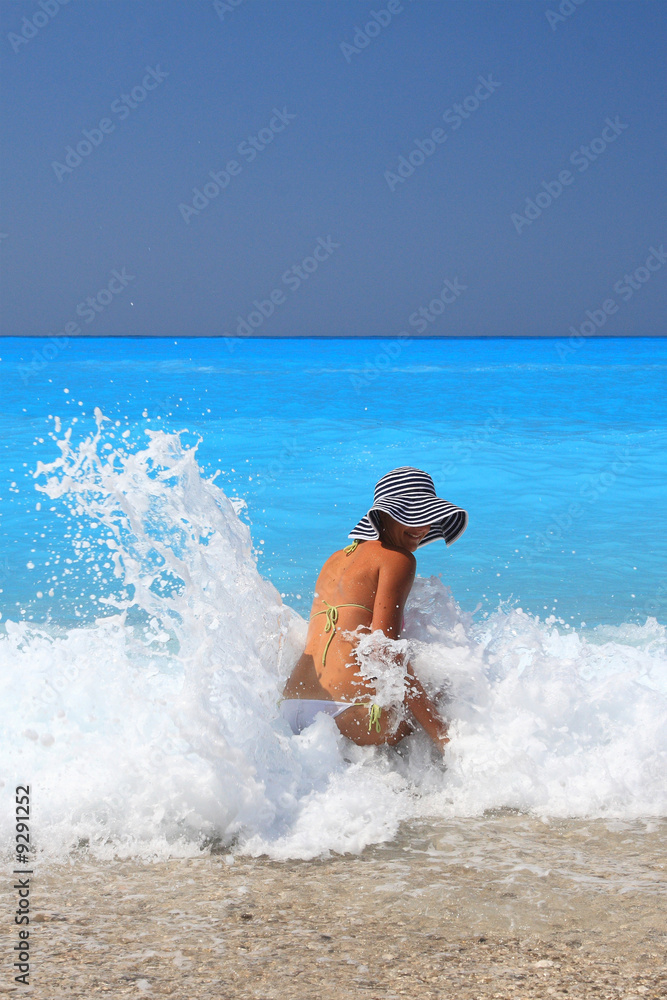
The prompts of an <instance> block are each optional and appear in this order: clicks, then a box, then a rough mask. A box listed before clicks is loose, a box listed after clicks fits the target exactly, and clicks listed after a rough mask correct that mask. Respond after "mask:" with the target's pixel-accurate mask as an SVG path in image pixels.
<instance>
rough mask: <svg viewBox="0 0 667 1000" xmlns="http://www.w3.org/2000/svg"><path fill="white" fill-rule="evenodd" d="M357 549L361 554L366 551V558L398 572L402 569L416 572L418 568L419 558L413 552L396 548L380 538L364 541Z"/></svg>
mask: <svg viewBox="0 0 667 1000" xmlns="http://www.w3.org/2000/svg"><path fill="white" fill-rule="evenodd" d="M357 551H358V552H359V553H360V555H361V554H362V553H365V555H366V558H368V559H369V560H372V561H373V562H375V563H377V565H378V566H387V567H390V568H392V569H393V570H395V571H397V572H398V571H400V570H404V571H406V572H414V571H415V569H416V568H417V560H416V558H415V556H414V554H413V553H412V552H406V551H405V550H404V549H394V548H392V547H391V546H388V545H385V544H384V542H381V541H379V540H373V541H368V542H363V543H362V544H361V545H360V546H359V548H358V550H357Z"/></svg>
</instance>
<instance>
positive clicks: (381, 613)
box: [371, 550, 449, 751]
mask: <svg viewBox="0 0 667 1000" xmlns="http://www.w3.org/2000/svg"><path fill="white" fill-rule="evenodd" d="M383 556H384V558H383V561H382V564H381V566H380V572H379V576H378V588H377V593H376V595H375V604H374V605H373V621H372V624H371V629H372V630H373V631H375V630H376V629H381V631H382V632H384V634H385V635H386V636H387V637H388V638H389V639H398V638H399V636H400V634H401V628H402V623H403V610H404V608H405V604H406V601H407V599H408V594H409V593H410V589H411V587H412V584H413V583H414V579H415V572H416V568H417V560H416V559H415V557H414V556H413V555H412V554H411V553H408V552H399V551H393V550H390V551H387V552H384V553H383ZM406 674H407V684H406V696H405V704H406V705H407V707H408V708H409V709H410V711H411V712H412V714H413V716H414V717H415V719H416V720H417V722H418V723H419V724H420V725H421V726H422V727H423V728H424V730H425V732H426V733H427V735H428V736H430V737H431V739H432V740H433V742H434V743H435V744H436V746H437V747H439V749H440V750H443V751H444V749H445V746H446V744H447V743H449V737H448V736H447V725H446V724H445V723H444V722H443V721H442V719H441V718H440V716H439V715H438V711H437V709H436V707H435V705H434V704H433V702H432V701H431V699H430V698H429V697H428V695H427V694H426V691H425V690H424V688H423V686H422V684H421V682H420V681H419V680H418V679H417V678H416V677H415V674H414V671H413V669H412V667H411V665H410V664H409V663H408V664H407V667H406Z"/></svg>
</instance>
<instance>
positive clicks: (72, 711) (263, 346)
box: [0, 337, 667, 860]
mask: <svg viewBox="0 0 667 1000" xmlns="http://www.w3.org/2000/svg"><path fill="white" fill-rule="evenodd" d="M0 372H1V373H2V394H1V396H0V426H1V429H2V433H1V434H0V590H1V592H0V611H1V618H0V665H1V666H0V712H1V717H2V735H1V739H2V749H1V760H2V773H1V776H0V783H1V785H2V787H1V788H0V797H1V799H2V805H1V808H0V828H1V829H2V837H3V843H5V844H7V843H10V842H11V843H13V840H14V826H15V816H14V789H15V787H16V786H19V785H26V786H29V787H30V796H31V819H30V824H31V838H32V847H33V848H34V850H35V851H37V852H39V854H40V856H42V857H43V858H44V859H49V858H51V859H54V860H63V859H66V858H68V857H70V856H71V855H72V852H76V851H81V850H85V851H86V852H87V853H88V854H89V855H90V856H91V857H93V858H99V859H105V858H109V859H111V858H136V859H143V860H151V859H162V860H164V859H168V858H179V857H195V856H198V855H201V854H202V853H206V852H222V853H227V854H229V855H230V857H233V856H234V855H240V856H247V857H259V856H264V857H268V858H269V859H274V860H286V859H315V858H320V859H321V858H327V857H331V856H332V855H345V854H350V853H351V854H359V853H360V852H363V851H364V850H365V849H366V848H370V847H373V846H377V845H383V844H384V845H389V846H391V845H392V844H397V843H399V842H400V843H404V842H405V837H406V830H407V831H409V830H410V829H416V828H418V829H419V830H420V836H423V831H424V829H428V825H429V824H432V825H433V829H436V828H437V829H441V828H442V824H443V823H448V822H449V823H454V824H455V825H456V829H460V828H461V824H462V823H463V821H465V820H467V819H468V820H470V822H471V823H472V822H474V821H475V820H478V821H482V820H484V821H485V822H486V821H488V818H489V817H494V816H502V815H511V816H524V817H526V819H527V821H531V822H532V821H537V820H539V821H542V822H549V821H551V820H567V821H570V820H576V819H586V820H594V821H599V820H603V821H608V822H610V823H618V822H621V823H623V822H628V823H633V824H636V823H638V822H639V823H643V824H649V825H650V823H651V822H653V821H654V820H656V819H660V818H662V817H665V816H667V782H666V781H665V774H666V773H667V768H666V758H667V726H666V720H667V532H666V531H665V528H664V525H665V523H667V391H666V390H667V340H664V339H656V338H627V339H625V338H598V337H590V338H577V339H576V340H574V341H572V340H568V339H562V340H555V339H546V338H540V337H535V338H529V339H515V338H511V337H510V338H493V339H489V338H479V339H474V338H473V339H433V340H418V339H410V338H404V339H402V340H393V339H387V340H378V339H370V338H368V339H365V338H354V339H346V338H330V339H329V338H316V337H315V338H287V339H279V340H278V339H273V340H271V339H252V340H250V339H231V338H196V337H193V338H186V339H180V340H174V339H167V338H161V337H150V338H70V339H69V340H68V339H67V338H32V337H26V338H5V339H3V341H2V342H1V343H0ZM405 465H410V466H416V467H417V468H420V469H424V470H426V471H427V472H429V473H430V474H431V475H432V477H433V479H434V482H435V486H436V490H437V492H438V495H439V496H441V497H444V498H445V499H447V500H449V501H451V502H452V503H455V504H457V505H458V506H460V507H463V508H465V509H466V510H467V511H468V514H469V526H468V528H467V530H466V531H465V533H464V534H463V535H462V536H461V537H460V538H459V539H458V540H457V541H456V542H455V543H454V544H453V545H452V546H450V547H449V548H448V547H447V546H446V545H445V544H444V542H443V543H439V542H437V543H433V544H431V545H429V546H426V547H424V548H423V549H421V550H419V551H418V553H417V573H418V575H417V579H416V581H415V584H414V587H413V590H412V593H411V595H410V598H409V601H408V605H407V609H406V616H405V617H406V628H405V632H404V637H405V638H406V639H407V641H408V649H409V654H410V660H411V663H412V665H413V669H414V670H415V673H416V674H417V675H418V676H419V677H420V678H421V679H422V680H423V683H424V684H425V686H426V687H427V689H428V690H429V691H430V692H431V694H432V696H433V697H434V699H436V701H437V702H438V704H439V706H440V707H441V710H442V712H443V714H444V715H446V717H447V718H448V719H449V720H450V735H451V743H450V745H449V747H448V749H447V751H446V754H445V757H444V759H441V758H439V756H438V754H437V752H436V751H435V748H434V747H432V746H431V744H430V743H429V741H428V739H427V738H426V736H425V734H423V733H422V732H415V733H414V734H413V735H411V736H409V737H408V738H407V739H406V740H404V741H403V743H402V744H401V745H400V746H399V747H398V748H397V749H395V750H391V749H388V748H372V747H366V748H362V747H356V746H354V745H352V744H350V743H348V742H347V741H346V740H344V738H343V737H342V736H341V735H340V734H339V732H338V730H337V728H336V726H335V724H334V723H333V721H332V720H331V719H330V718H328V717H324V716H320V717H318V719H317V721H316V722H315V724H314V725H312V726H311V727H309V728H308V729H306V730H305V731H304V732H303V733H302V734H301V735H299V736H294V735H292V733H291V731H290V730H289V728H288V727H287V725H286V723H285V722H284V721H283V720H282V719H281V718H280V716H279V713H278V708H277V705H278V700H279V697H280V691H281V689H282V685H283V684H284V680H285V678H286V677H287V675H288V674H289V672H290V670H291V667H292V665H293V664H294V662H295V660H296V659H297V658H298V656H299V655H300V652H301V650H302V648H303V643H304V637H305V633H306V627H307V616H308V614H309V610H310V604H311V601H312V594H313V585H314V582H315V579H316V577H317V574H318V571H319V569H320V567H321V565H322V563H323V562H324V560H325V559H326V558H327V557H328V556H329V555H330V554H331V552H333V551H334V550H336V549H339V548H341V547H343V546H344V545H345V544H347V536H348V533H349V532H350V531H351V530H352V528H353V527H354V525H355V524H356V523H357V521H358V520H359V519H360V518H361V517H362V515H363V514H365V513H366V512H367V510H368V508H369V507H370V506H371V503H372V497H373V487H374V484H375V482H376V481H377V480H378V479H379V478H380V477H381V476H382V475H384V474H385V473H386V472H388V471H390V470H391V469H393V468H397V467H399V466H405ZM415 824H416V826H415ZM401 838H402V839H401Z"/></svg>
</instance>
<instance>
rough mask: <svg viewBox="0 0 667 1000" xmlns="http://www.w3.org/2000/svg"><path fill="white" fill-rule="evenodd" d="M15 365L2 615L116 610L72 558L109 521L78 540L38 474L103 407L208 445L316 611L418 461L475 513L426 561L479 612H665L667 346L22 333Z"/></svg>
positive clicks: (285, 584)
mask: <svg viewBox="0 0 667 1000" xmlns="http://www.w3.org/2000/svg"><path fill="white" fill-rule="evenodd" d="M0 353H1V357H2V372H3V393H2V400H1V401H0V408H1V413H0V419H1V421H2V435H1V437H2V445H1V447H0V468H1V471H2V481H3V484H4V485H3V488H2V491H1V492H2V496H1V499H0V513H1V519H0V538H1V540H2V541H1V544H2V553H3V554H2V557H1V559H0V575H1V576H2V581H1V582H0V585H1V586H2V590H3V593H2V595H0V599H1V604H0V608H1V610H2V613H3V619H4V620H6V619H7V618H8V617H9V618H11V619H13V620H17V619H20V618H27V619H30V620H32V621H34V622H39V621H48V620H51V621H54V622H68V621H70V620H71V619H72V617H73V615H74V614H75V613H76V617H77V618H79V617H83V618H84V619H85V618H87V617H91V616H98V615H100V614H101V613H103V611H101V609H100V606H99V604H96V603H95V602H93V601H91V600H90V598H89V594H90V592H91V582H92V578H93V576H94V578H95V582H96V586H95V593H96V597H99V596H100V594H104V593H106V592H110V591H111V590H112V589H113V586H114V580H113V577H111V578H109V577H108V576H107V575H105V574H104V573H103V572H102V575H101V576H100V575H99V571H97V570H94V569H93V566H92V562H89V561H86V558H85V557H84V554H83V553H82V551H81V549H78V550H77V552H78V555H76V554H75V553H72V552H71V551H70V550H71V546H72V539H73V537H74V536H75V535H76V534H77V533H78V534H79V541H80V540H81V539H82V538H83V539H85V538H86V537H87V536H90V538H91V539H94V536H95V530H96V529H95V528H94V527H92V526H91V523H90V521H89V519H86V518H85V517H83V519H82V520H80V521H79V522H77V523H78V524H79V526H78V527H76V529H75V530H74V531H73V530H72V527H73V524H74V523H75V521H76V516H75V515H73V514H72V512H71V511H67V510H66V508H65V506H64V505H63V502H62V500H60V501H56V502H54V503H49V501H48V499H45V498H44V497H43V496H42V495H40V494H39V493H38V492H37V490H36V488H35V482H36V480H35V477H34V472H35V470H36V468H37V463H38V461H41V462H44V463H48V462H52V461H53V460H54V459H55V458H56V457H57V455H58V454H59V452H58V447H57V444H56V442H55V438H58V437H62V436H63V434H64V433H65V431H66V430H67V429H68V428H71V434H72V441H73V442H74V441H79V440H82V439H83V438H85V437H86V435H91V434H92V433H93V431H94V430H95V423H94V419H93V410H94V408H95V407H99V409H100V410H101V411H102V413H103V414H104V415H105V416H106V417H109V418H111V419H112V420H113V421H114V422H118V426H117V427H116V428H115V431H114V433H115V435H116V437H115V442H116V444H118V445H120V446H121V447H122V448H125V449H127V450H128V451H131V450H132V449H136V448H139V447H145V444H146V442H147V440H148V439H147V437H146V435H145V433H144V432H145V430H146V429H150V428H154V429H156V428H162V429H165V430H168V431H182V432H183V433H182V440H183V442H184V443H189V444H193V443H195V442H196V441H197V439H201V440H200V443H199V445H198V451H197V456H198V462H199V464H200V466H201V467H202V469H203V470H204V473H205V474H206V475H208V476H211V475H213V474H214V473H215V472H216V471H217V470H220V473H219V475H218V477H217V479H216V484H217V485H218V486H220V487H222V489H223V490H224V492H225V493H226V494H227V495H228V496H230V497H233V498H240V499H243V500H244V501H245V502H246V504H247V508H246V510H245V511H244V514H243V515H242V516H243V517H244V518H245V519H246V520H247V522H248V523H249V524H250V527H251V533H252V539H253V544H254V547H255V551H256V554H257V559H258V569H259V571H260V573H261V574H262V576H264V577H265V578H268V579H269V580H271V581H272V582H273V583H274V584H275V586H276V587H277V588H278V590H279V591H280V592H281V594H283V595H284V596H285V600H286V602H287V603H289V604H291V605H292V606H293V607H294V608H296V609H297V610H298V611H299V612H300V613H302V614H306V613H307V610H308V608H309V604H310V599H311V595H312V586H313V582H314V579H315V576H316V574H317V572H318V570H319V568H320V566H321V564H322V562H323V560H324V559H325V558H326V557H327V555H328V554H329V553H330V552H331V551H333V549H335V548H337V547H340V546H342V545H343V544H344V543H345V539H346V536H347V533H348V532H349V531H350V530H351V528H352V527H353V526H354V524H355V523H356V521H357V520H358V519H359V517H360V516H361V515H362V514H363V513H365V511H366V510H367V508H368V506H369V504H370V502H371V498H372V491H373V485H374V483H375V481H376V479H378V478H379V477H380V476H381V475H382V474H384V473H385V472H387V471H388V470H389V469H391V468H394V467H396V466H400V465H415V466H418V467H420V468H423V469H426V470H427V471H429V472H430V473H431V474H432V476H433V478H434V480H435V483H436V488H437V489H438V491H439V493H440V495H441V496H444V497H445V498H446V499H448V500H451V501H452V502H454V503H456V504H458V505H460V506H462V507H464V508H466V509H467V510H468V512H469V515H470V525H469V528H468V530H467V532H466V533H465V534H464V535H463V537H462V538H461V539H460V540H459V541H458V542H457V543H455V544H454V545H453V546H452V547H451V548H450V549H446V548H445V546H444V545H440V544H433V545H430V546H428V547H427V548H425V549H423V550H421V551H420V552H419V553H418V573H419V574H420V575H421V576H431V575H436V576H437V575H440V576H441V578H442V580H443V582H445V583H446V584H447V585H449V586H450V587H451V589H452V593H453V595H454V597H455V599H456V600H457V601H458V602H459V604H460V605H461V607H462V608H463V609H464V610H468V611H473V610H475V609H477V616H483V615H484V614H486V613H489V612H490V611H493V610H495V609H496V608H498V607H499V606H503V607H521V608H523V610H524V611H526V612H528V613H530V614H534V615H539V616H540V617H541V618H545V617H546V616H548V615H551V614H554V615H555V616H556V617H557V618H560V619H562V621H563V622H564V623H568V624H569V623H571V624H572V625H574V626H580V625H582V623H585V624H586V625H590V626H593V625H597V624H602V623H604V624H620V623H623V622H635V623H639V624H643V623H644V622H645V621H646V618H647V616H651V615H653V616H655V617H657V618H658V621H660V622H663V623H664V622H665V621H667V570H666V569H665V565H666V562H667V560H666V557H667V543H666V541H665V532H664V530H663V525H664V523H665V519H666V518H667V419H666V418H667V404H666V402H665V399H666V393H665V389H666V388H667V377H666V376H667V341H665V340H655V339H649V338H646V339H589V340H586V341H584V342H582V343H581V344H580V345H579V346H578V347H574V348H572V347H571V345H569V344H568V342H567V341H553V340H544V339H537V338H536V339H534V340H514V339H497V340H488V339H478V340H430V341H424V340H408V341H405V342H401V341H391V340H387V341H377V340H364V339H355V340H344V339H340V340H320V339H310V340H308V339H293V340H292V339H290V340H252V341H249V340H245V341H244V340H236V341H225V340H211V339H205V338H200V339H187V340H180V341H174V340H166V339H159V338H147V339H123V340H120V339H111V338H109V339H105V338H99V339H95V338H90V339H72V340H70V341H69V342H68V343H66V344H64V343H62V342H59V343H57V342H55V341H52V340H47V339H35V338H10V339H6V340H5V341H3V343H2V344H1V345H0ZM55 417H58V418H59V419H60V422H61V428H62V430H61V432H60V433H57V434H55V437H54V436H53V431H54V418H55ZM49 432H51V433H52V436H49ZM123 434H124V435H125V437H123V436H122V435H123ZM37 481H39V480H37ZM38 503H39V504H41V506H40V508H39V509H36V505H37V504H38ZM68 536H69V537H68ZM65 558H71V559H72V562H71V563H68V564H65V562H64V560H65ZM28 564H30V566H31V568H28ZM65 568H66V569H67V570H68V572H67V574H66V576H64V575H63V571H64V569H65ZM105 588H106V589H105ZM38 593H39V594H41V595H42V596H41V597H38V596H37V594H38Z"/></svg>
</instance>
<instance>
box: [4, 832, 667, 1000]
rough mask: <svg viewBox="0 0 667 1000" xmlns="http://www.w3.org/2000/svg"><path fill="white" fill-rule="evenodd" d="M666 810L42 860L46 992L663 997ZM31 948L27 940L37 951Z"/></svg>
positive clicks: (10, 989)
mask: <svg viewBox="0 0 667 1000" xmlns="http://www.w3.org/2000/svg"><path fill="white" fill-rule="evenodd" d="M666 833H667V821H651V822H647V823H604V822H601V821H590V822H586V821H552V822H550V823H548V824H546V823H543V822H540V821H539V820H535V819H529V818H527V817H523V816H516V815H500V816H493V817H487V818H485V819H482V820H459V821H456V822H448V823H444V822H443V823H439V824H434V823H432V822H429V823H426V822H423V823H412V824H410V825H407V826H406V827H404V828H403V829H402V830H401V834H400V837H399V838H398V840H397V841H395V842H393V843H392V844H389V845H384V846H378V847H374V848H372V849H369V850H367V851H365V852H364V853H363V854H362V855H361V856H358V857H357V856H347V857H334V858H331V859H326V860H317V861H287V862H276V861H269V860H267V859H266V858H259V859H253V858H244V857H239V856H236V857H235V858H234V857H232V856H230V855H229V854H225V853H220V854H209V855H207V856H202V857H198V858H196V859H186V860H170V861H168V862H156V863H139V862H136V861H113V862H101V861H91V860H90V859H88V858H87V856H86V855H85V853H83V852H81V853H79V854H78V855H76V856H74V857H73V859H72V861H71V863H69V864H66V865H57V866H47V864H46V863H45V862H42V863H38V864H37V866H36V869H35V872H36V873H35V876H34V880H33V887H32V898H31V906H32V913H33V918H32V922H31V925H30V930H31V935H30V936H31V952H32V961H31V988H30V990H29V991H28V990H26V988H25V987H22V986H16V985H15V984H13V982H12V977H11V976H7V974H6V973H7V971H8V968H9V966H10V962H11V961H12V960H11V959H10V960H7V955H8V953H9V952H10V951H11V947H12V945H13V944H14V943H15V942H14V937H15V931H14V928H13V925H9V922H8V920H7V919H5V921H3V928H2V930H3V955H4V956H5V958H4V963H5V968H4V970H3V977H2V982H3V985H2V986H0V993H2V995H15V994H17V993H25V994H28V993H29V995H30V996H32V997H35V998H37V997H38V998H44V1000H59V998H61V997H62V998H65V997H67V998H74V997H77V998H78V997H81V998H86V1000H89V998H91V997H102V996H107V997H114V998H115V997H173V998H178V1000H181V998H182V1000H199V998H201V1000H209V998H210V1000H223V998H224V1000H228V998H239V1000H241V998H243V1000H245V998H248V1000H251V998H252V1000H262V998H265V1000H266V998H276V1000H277V998H280V1000H292V998H294V1000H296V998H299V1000H311V998H322V1000H330V998H331V1000H353V998H354V1000H357V998H359V997H364V998H369V1000H374V998H383V1000H384V998H387V1000H391V998H399V997H400V998H403V997H410V998H412V997H414V998H422V997H424V998H432V997H433V998H435V997H438V998H443V1000H444V998H450V997H452V998H454V997H456V998H462V1000H469V998H470V1000H472V998H475V1000H477V998H486V997H493V998H497V997H499V998H505V997H506V998H512V1000H517V998H519V1000H524V998H532V997H558V996H563V997H568V998H576V1000H580V998H588V997H591V998H593V997H595V998H607V997H611V998H622V1000H658V998H661V1000H662V998H664V997H665V996H667V975H666V968H667V963H666V961H665V950H666V946H667V920H666V917H667V903H666V893H665V890H666V881H667V879H666V873H665V862H666V851H665V839H666V838H665V835H666ZM33 948H34V951H33Z"/></svg>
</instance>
